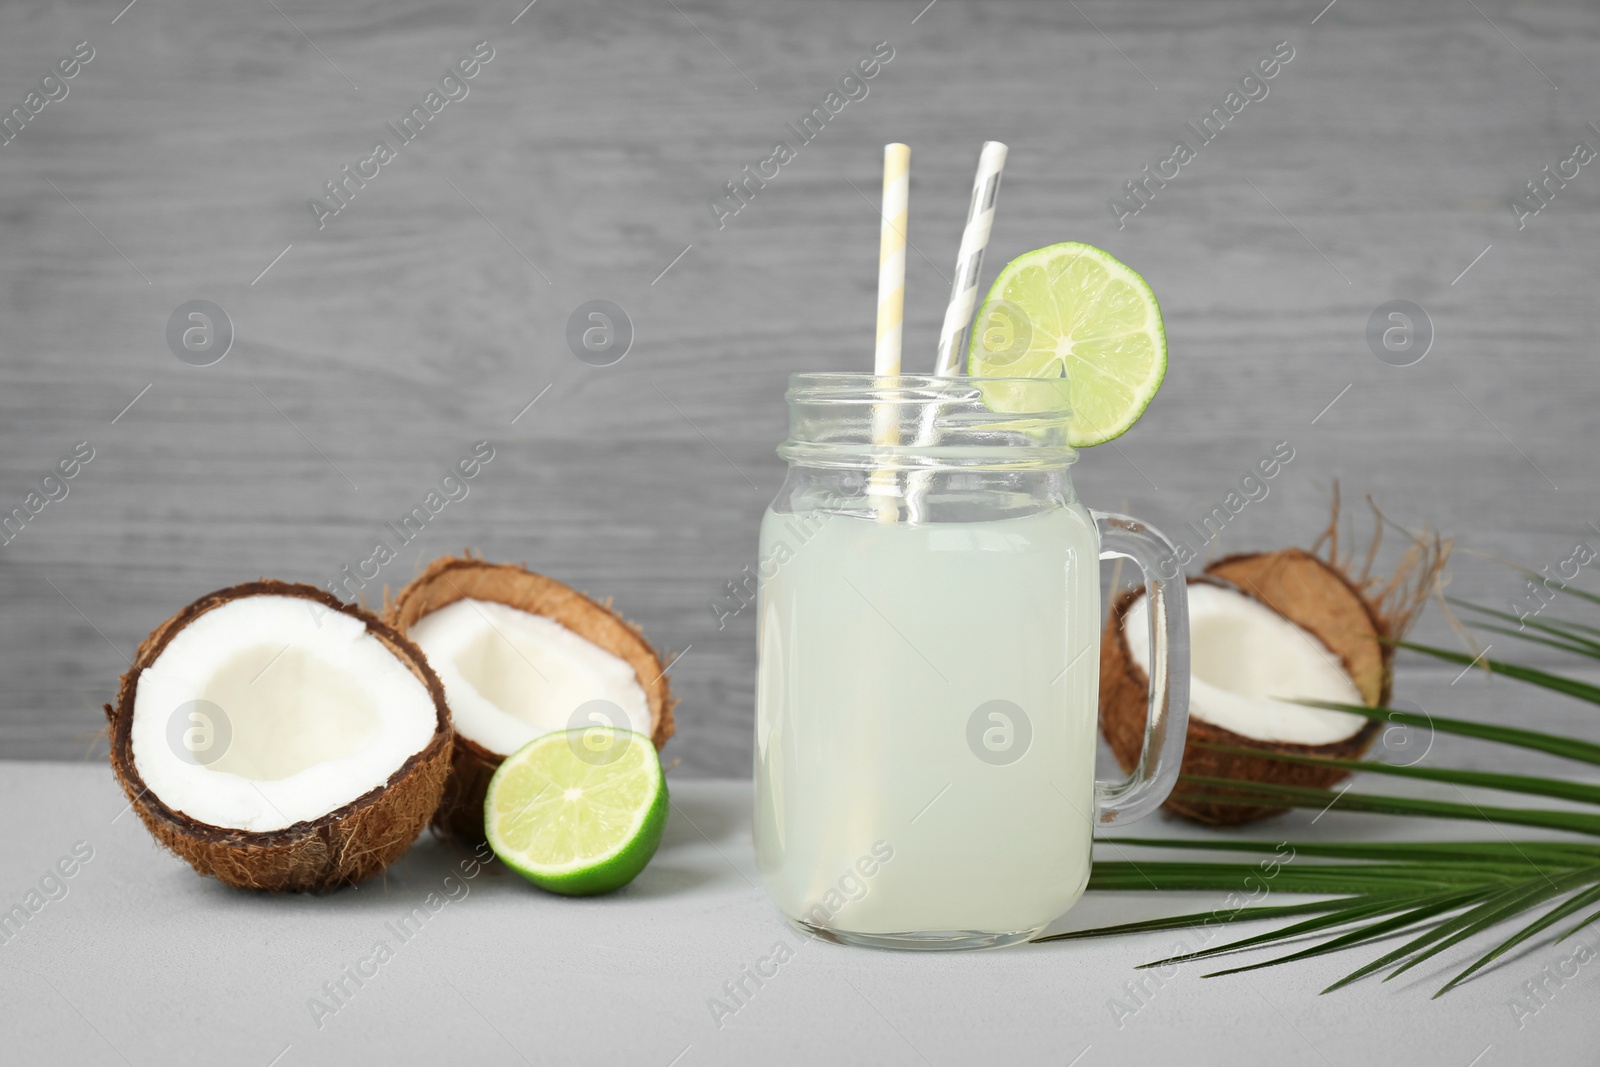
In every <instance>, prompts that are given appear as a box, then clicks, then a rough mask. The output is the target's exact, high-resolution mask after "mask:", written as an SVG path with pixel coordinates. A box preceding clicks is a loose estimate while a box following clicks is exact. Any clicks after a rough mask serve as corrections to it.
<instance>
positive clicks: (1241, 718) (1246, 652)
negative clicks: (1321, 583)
mask: <svg viewBox="0 0 1600 1067" xmlns="http://www.w3.org/2000/svg"><path fill="white" fill-rule="evenodd" d="M1148 618H1149V608H1148V605H1147V602H1146V598H1145V597H1143V596H1140V597H1139V598H1138V599H1137V600H1135V601H1134V602H1133V604H1132V605H1131V606H1130V607H1129V609H1128V611H1127V613H1126V614H1125V615H1124V617H1123V622H1122V628H1123V633H1124V634H1125V635H1126V636H1127V639H1128V652H1129V654H1130V655H1131V656H1132V658H1133V661H1134V662H1135V663H1137V664H1138V665H1139V669H1140V670H1142V671H1144V672H1145V676H1146V677H1148V676H1149V674H1150V637H1149V630H1148V626H1149V623H1148ZM1189 669H1190V679H1189V714H1190V715H1191V716H1193V717H1194V718H1196V719H1202V720H1204V721H1205V722H1208V723H1211V724H1212V725H1213V726H1220V727H1222V728H1223V729H1225V730H1231V731H1233V732H1234V733H1236V734H1239V735H1241V736H1243V737H1249V738H1252V739H1254V740H1257V741H1272V742H1278V743H1281V744H1290V745H1327V744H1332V743H1334V742H1337V741H1344V740H1346V739H1348V738H1350V737H1353V736H1354V735H1355V734H1356V733H1357V732H1359V731H1360V730H1361V728H1362V727H1363V726H1364V725H1366V723H1367V721H1368V720H1366V719H1364V718H1362V717H1361V716H1359V715H1351V714H1350V713H1349V712H1344V711H1331V710H1328V709H1325V708H1308V707H1306V706H1305V705H1303V704H1294V703H1289V701H1292V700H1296V699H1301V700H1307V699H1309V700H1324V701H1328V702H1331V703H1339V704H1360V703H1363V701H1362V699H1361V693H1360V692H1359V691H1358V690H1357V689H1356V687H1355V683H1354V682H1352V681H1351V680H1350V676H1349V674H1347V673H1346V672H1345V669H1344V665H1343V664H1342V663H1341V662H1340V661H1339V658H1338V657H1337V656H1335V655H1334V654H1333V653H1332V652H1330V651H1329V650H1328V648H1327V646H1326V645H1324V644H1323V643H1322V642H1321V641H1320V640H1318V639H1317V637H1316V636H1315V635H1314V634H1312V633H1310V632H1309V631H1307V630H1305V629H1302V628H1301V627H1299V626H1297V625H1295V624H1294V623H1292V622H1290V621H1289V620H1288V619H1286V618H1284V617H1283V616H1282V615H1280V614H1278V613H1277V612H1276V611H1273V610H1272V609H1271V608H1269V607H1267V606H1266V605H1265V604H1263V603H1261V602H1260V601H1258V600H1253V599H1251V598H1250V597H1248V596H1245V595H1244V594H1242V593H1238V592H1235V591H1233V590H1231V589H1226V588H1223V587H1221V586H1216V585H1208V584H1205V583H1195V584H1191V585H1190V586H1189Z"/></svg>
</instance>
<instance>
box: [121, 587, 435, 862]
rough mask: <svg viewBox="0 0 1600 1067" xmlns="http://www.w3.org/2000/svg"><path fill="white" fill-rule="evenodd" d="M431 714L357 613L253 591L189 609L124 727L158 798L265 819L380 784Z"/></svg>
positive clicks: (214, 813)
mask: <svg viewBox="0 0 1600 1067" xmlns="http://www.w3.org/2000/svg"><path fill="white" fill-rule="evenodd" d="M437 727H438V711H437V709H436V708H435V706H434V703H433V699H432V697H431V696H430V695H429V693H428V690H427V687H426V686H424V685H423V683H422V682H421V681H419V680H418V679H417V677H416V675H414V674H412V673H411V671H410V670H409V669H408V668H407V667H406V665H405V664H404V663H403V662H401V661H400V660H399V659H398V658H397V657H396V656H395V654H394V653H393V652H391V651H390V650H389V648H388V647H387V646H385V645H384V644H383V643H382V642H381V641H379V640H378V639H377V638H376V637H374V636H372V634H370V633H368V632H367V628H366V626H365V625H363V624H362V623H361V621H360V620H358V619H355V618H353V617H351V616H349V615H345V614H342V613H340V612H336V611H331V610H329V609H327V608H325V607H323V606H322V605H320V604H316V603H314V602H312V601H308V600H305V599H302V598H299V597H284V596H252V597H240V598H238V599H236V600H232V601H229V602H228V603H226V604H223V605H222V606H220V607H217V608H214V609H212V610H211V611H208V612H206V613H205V614H204V615H201V616H200V617H199V618H197V619H195V620H194V621H193V622H191V623H190V624H189V625H188V626H186V627H185V628H184V629H183V630H182V631H180V632H179V633H178V634H177V635H176V636H175V637H173V638H172V640H171V641H170V642H168V644H167V647H166V648H165V649H163V650H162V652H161V655H160V656H158V657H157V658H156V660H155V662H154V663H152V664H151V665H150V666H148V667H146V668H145V670H144V672H143V673H142V674H140V676H139V689H138V694H137V696H136V698H135V700H134V707H133V723H132V728H131V736H130V740H131V742H132V748H133V761H134V766H135V767H136V768H137V769H138V772H139V776H140V777H141V778H143V779H144V783H145V785H146V786H147V787H148V788H149V790H150V792H152V793H153V794H155V795H156V796H157V797H159V798H161V800H162V801H163V802H164V803H165V804H166V805H167V806H168V807H169V808H172V809H174V810H176V811H180V812H182V813H183V814H185V815H187V816H188V817H189V818H191V819H194V820H196V821H198V822H202V823H208V824H210V825H212V826H220V827H227V828H231V829H239V830H250V831H256V832H264V831H269V830H281V829H283V828H285V827H287V826H291V825H293V824H294V823H297V822H301V821H303V820H312V819H317V818H319V817H321V816H323V815H326V814H328V813H329V812H331V811H334V810H335V809H337V808H340V807H343V806H344V805H346V804H348V803H350V802H351V801H353V800H355V799H357V798H358V797H360V796H362V795H364V794H365V793H367V792H370V791H371V790H372V789H374V788H376V787H378V786H381V785H383V784H385V783H386V782H387V781H388V779H389V776H390V775H392V774H393V773H394V772H395V771H397V770H398V769H399V768H400V767H401V765H402V764H404V763H405V762H406V760H408V759H410V758H411V757H412V756H413V755H415V754H416V753H418V752H420V751H422V749H424V748H426V747H427V745H428V743H429V741H430V740H431V739H432V738H433V735H434V732H435V730H436V729H437Z"/></svg>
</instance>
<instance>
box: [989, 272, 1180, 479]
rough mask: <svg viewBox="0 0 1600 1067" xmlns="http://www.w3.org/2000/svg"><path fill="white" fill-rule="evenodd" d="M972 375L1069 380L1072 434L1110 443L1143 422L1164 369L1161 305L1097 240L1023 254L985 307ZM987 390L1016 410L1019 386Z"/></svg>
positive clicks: (1076, 442) (1000, 405) (997, 402)
mask: <svg viewBox="0 0 1600 1067" xmlns="http://www.w3.org/2000/svg"><path fill="white" fill-rule="evenodd" d="M967 373H968V374H969V375H971V376H972V377H974V378H1045V379H1050V378H1064V379H1065V385H1066V393H1067V396H1068V397H1069V406H1070V409H1071V416H1070V418H1069V420H1068V430H1067V438H1068V442H1069V443H1070V444H1072V445H1073V446H1074V447H1077V448H1086V447H1088V446H1090V445H1100V444H1105V443H1106V442H1107V441H1111V440H1114V439H1115V438H1117V437H1120V436H1122V435H1123V434H1124V433H1126V432H1127V431H1128V429H1129V428H1130V427H1131V426H1133V424H1134V423H1136V422H1138V421H1139V416H1140V415H1142V414H1144V409H1145V408H1147V407H1149V406H1150V401H1151V400H1152V399H1154V398H1155V395H1156V391H1157V390H1158V389H1160V388H1161V380H1162V378H1164V377H1165V376H1166V373H1167V335H1166V331H1165V330H1164V329H1163V328H1162V325H1161V306H1160V305H1159V304H1158V303H1156V295H1155V293H1153V292H1151V291H1150V286H1149V285H1147V284H1146V283H1145V280H1144V279H1143V278H1141V277H1139V275H1138V274H1137V273H1135V272H1134V271H1133V270H1132V269H1131V268H1129V267H1128V265H1127V264H1125V263H1123V262H1122V261H1121V260H1119V259H1117V258H1116V257H1115V256H1112V255H1111V254H1110V253H1109V252H1106V251H1104V250H1102V249H1099V248H1095V247H1094V246H1093V245H1086V244H1078V243H1076V242H1066V243H1063V244H1057V245H1051V246H1049V247H1048V248H1040V249H1036V250H1035V251H1032V252H1027V253H1024V254H1023V255H1020V256H1018V257H1017V258H1016V259H1013V260H1012V261H1011V262H1010V263H1007V264H1006V265H1005V268H1004V269H1003V270H1001V271H1000V275H999V277H997V278H996V279H995V281H994V285H993V286H992V287H991V288H990V289H989V295H988V296H987V297H985V298H984V301H983V305H982V306H981V307H980V308H979V309H978V314H977V317H976V318H975V320H974V322H973V329H972V343H971V345H970V346H969V348H968V353H967ZM1012 392H1017V391H1015V390H1013V391H1012ZM1030 392H1031V391H1030ZM985 393H986V397H987V399H988V401H989V403H990V405H991V406H992V407H994V408H995V409H996V410H1002V411H1006V410H1012V411H1014V410H1017V406H1016V405H1017V403H1018V401H1019V397H1020V395H1021V394H1020V392H1018V394H1017V396H1011V395H1008V390H1007V389H1006V388H1005V387H1004V385H1003V383H995V387H991V388H986V390H985Z"/></svg>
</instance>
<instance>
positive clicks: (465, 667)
mask: <svg viewBox="0 0 1600 1067" xmlns="http://www.w3.org/2000/svg"><path fill="white" fill-rule="evenodd" d="M385 617H386V618H387V619H388V620H389V622H390V624H391V625H393V626H394V627H395V628H396V629H397V630H399V631H400V632H401V633H403V634H406V635H407V636H408V637H409V638H410V639H411V640H413V641H415V642H416V644H417V645H418V647H420V648H421V649H422V651H423V652H424V654H426V656H427V657H428V662H429V663H430V664H432V666H433V668H434V670H435V671H437V672H438V674H439V677H440V679H441V680H442V682H443V684H444V692H445V699H446V700H447V701H448V702H449V705H450V711H451V718H452V720H453V722H454V727H455V734H456V744H455V749H454V756H453V766H452V769H451V774H450V778H449V781H448V782H447V784H446V786H445V794H444V799H443V801H442V802H441V804H440V805H439V810H438V812H437V813H436V814H435V816H434V825H435V826H436V827H437V828H438V829H440V830H441V831H443V832H445V833H448V834H452V835H454V836H457V837H460V838H463V839H467V840H482V838H483V801H484V795H485V793H486V792H487V790H488V787H489V779H490V778H491V777H493V776H494V772H495V769H496V768H498V767H499V766H500V763H501V761H503V760H504V759H505V758H506V757H507V756H509V755H510V754H511V753H513V752H515V751H516V750H517V749H519V748H521V747H522V746H523V745H525V744H527V743H528V742H529V741H532V740H533V739H534V738H536V737H538V736H540V735H541V734H545V733H549V732H550V731H552V730H566V729H571V728H577V727H587V726H594V725H610V726H616V727H620V728H623V729H628V730H633V731H634V732H636V733H641V734H644V735H645V736H647V737H649V738H650V739H651V740H652V741H654V742H655V745H656V747H657V748H660V747H661V746H662V745H664V744H665V743H666V741H667V738H669V737H671V736H672V734H673V729H674V724H673V719H672V709H673V706H674V704H675V701H674V700H673V699H672V695H671V689H670V685H669V683H668V680H667V677H666V673H665V668H664V667H663V665H662V663H661V659H660V657H659V656H657V655H656V652H655V650H654V649H653V648H651V647H650V644H649V642H647V641H646V640H645V639H644V637H643V636H642V635H641V634H640V633H639V631H638V629H637V628H636V627H634V626H632V625H630V624H629V623H628V622H627V621H626V620H625V619H623V618H622V616H620V615H618V614H617V613H616V612H614V611H612V610H611V608H610V607H609V606H608V605H605V604H599V603H596V602H595V601H593V600H590V599H589V598H588V597H586V596H584V595H583V594H582V593H579V592H578V591H576V590H574V589H572V588H570V587H568V586H566V585H563V584H562V583H560V582H558V581H556V580H555V579H553V578H547V577H545V576H544V575H542V574H535V573H533V572H532V571H529V570H528V569H526V568H525V567H520V566H517V565H514V564H506V563H486V562H484V561H483V560H479V559H473V558H457V557H451V556H446V557H442V558H440V559H436V560H434V561H433V563H431V564H430V565H429V566H428V568H427V569H426V570H425V571H424V572H423V573H422V574H421V575H419V576H418V577H417V578H416V579H414V580H413V581H412V582H411V583H410V584H409V585H407V586H406V587H405V588H404V589H402V590H401V591H400V594H399V595H398V596H397V597H396V598H395V599H394V601H393V602H392V603H390V604H389V605H388V607H387V609H386V612H385Z"/></svg>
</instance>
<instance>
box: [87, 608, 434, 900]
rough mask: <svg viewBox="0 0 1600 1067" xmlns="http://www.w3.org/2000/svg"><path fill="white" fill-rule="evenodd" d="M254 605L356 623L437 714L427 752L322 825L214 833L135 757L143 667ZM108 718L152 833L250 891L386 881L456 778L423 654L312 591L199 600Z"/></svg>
mask: <svg viewBox="0 0 1600 1067" xmlns="http://www.w3.org/2000/svg"><path fill="white" fill-rule="evenodd" d="M251 596H288V597H300V598H302V599H305V600H309V601H313V602H314V603H316V604H319V605H321V606H322V607H324V608H326V609H327V610H329V611H337V612H342V613H343V614H345V615H349V616H350V617H352V618H354V619H357V620H359V621H360V622H361V623H362V624H363V625H364V626H366V628H367V632H368V633H370V634H372V636H374V637H376V638H377V639H378V640H379V641H380V642H382V643H383V645H384V647H386V648H387V649H389V651H390V652H392V653H394V655H395V658H396V659H398V660H400V662H401V663H403V664H405V666H406V669H407V670H409V671H410V672H411V673H412V674H413V675H415V676H416V678H417V680H418V681H420V682H421V683H422V684H423V685H424V686H425V687H426V688H427V690H428V695H429V697H430V698H431V699H432V700H433V704H434V708H435V709H436V711H437V723H436V725H435V727H434V732H433V737H432V738H431V739H430V740H429V742H428V744H427V745H426V746H425V747H424V748H423V749H422V750H421V751H419V752H417V753H415V754H414V755H412V756H411V758H410V759H408V760H406V762H405V763H403V764H402V765H401V766H400V767H399V769H397V770H396V771H395V772H394V773H393V774H391V775H390V776H389V780H388V781H387V782H385V783H384V784H383V785H381V786H379V787H377V788H376V789H373V790H371V791H370V792H367V793H365V794H363V795H362V796H360V797H357V798H356V799H355V800H353V801H351V802H350V803H348V804H346V805H344V806H343V807H340V808H337V809H335V810H333V811H331V812H329V813H327V814H326V815H323V816H321V817H320V818H317V819H313V820H309V821H303V822H297V823H295V824H294V825H292V826H288V827H285V828H284V829H282V830H272V831H268V832H265V833H255V832H251V831H248V830H238V829H233V828H228V827H220V826H211V825H209V824H207V823H202V822H198V821H196V820H194V819H192V818H190V817H189V816H188V815H185V814H184V813H183V812H181V811H176V810H174V809H172V808H170V807H168V806H167V805H166V804H165V803H164V802H163V801H162V800H161V798H160V797H159V796H157V795H156V794H155V793H153V792H151V791H150V789H149V788H148V787H147V786H146V785H145V782H144V779H143V778H141V777H140V775H139V769H138V767H137V766H135V764H134V760H133V748H132V727H133V707H134V700H135V698H136V697H137V696H138V692H139V677H140V675H142V674H143V673H144V670H145V668H147V667H149V666H150V665H151V664H152V663H154V662H155V661H156V659H157V658H158V657H159V656H160V655H161V653H162V652H163V651H164V650H165V649H166V647H167V645H168V643H170V642H171V641H172V639H173V638H174V637H176V636H177V635H178V633H179V632H180V631H182V630H183V628H184V627H186V626H188V625H189V624H190V623H192V622H194V621H195V620H196V619H198V618H199V617H200V616H202V615H204V614H205V613H206V612H208V611H212V610H215V609H216V608H219V607H221V606H222V605H224V604H227V603H229V602H231V601H234V600H238V599H241V598H243V597H251ZM105 712H106V717H107V719H108V720H109V721H110V730H111V769H112V772H113V773H115V774H116V776H117V781H118V782H119V783H120V784H121V785H122V791H123V792H124V793H126V794H127V796H128V801H129V803H130V804H131V805H132V806H133V810H134V811H135V812H137V813H138V815H139V818H140V820H141V821H142V822H143V823H144V825H145V827H146V829H148V830H149V831H150V833H151V835H152V836H154V837H155V839H156V840H157V841H159V842H160V843H161V844H163V845H165V846H166V847H167V848H169V849H171V850H172V851H173V852H175V853H177V854H178V855H179V856H181V857H182V858H183V859H185V860H187V861H188V862H189V865H190V866H192V867H193V868H194V869H195V870H196V871H198V872H200V873H201V874H206V875H211V876H212V877H214V878H216V879H217V880H218V881H220V882H223V883H225V884H227V885H231V886H237V887H239V888H243V889H266V890H271V891H275V892H313V893H315V892H323V891H326V890H330V889H336V888H338V887H339V886H340V885H343V884H345V883H347V882H348V883H356V882H360V881H361V880H363V879H365V878H370V877H372V876H373V875H375V874H377V873H379V872H380V871H382V870H383V869H384V868H386V867H387V866H388V865H389V864H390V863H393V862H394V861H395V859H397V858H398V857H399V856H400V854H401V853H402V852H404V851H405V850H406V849H407V848H409V847H410V845H411V843H412V842H413V841H415V840H416V839H417V835H419V834H420V833H422V830H423V828H424V827H425V826H427V825H428V819H429V818H430V817H431V816H432V814H433V812H434V810H435V809H436V808H437V807H438V804H439V797H440V796H441V795H442V793H443V792H444V783H445V778H446V776H447V775H448V773H449V769H450V749H451V740H452V736H451V729H450V712H449V709H448V707H447V706H446V705H445V701H444V687H443V686H442V685H441V684H440V682H439V678H438V676H437V675H435V674H434V673H433V670H432V669H431V668H430V667H429V666H428V661H427V660H426V659H425V658H424V657H423V655H422V651H421V650H420V649H419V648H417V647H416V646H415V645H413V644H412V643H411V642H410V641H407V640H406V639H405V638H404V637H402V636H401V635H400V634H399V633H397V632H396V631H395V630H394V629H392V628H391V627H389V626H387V625H385V624H384V623H383V622H381V621H380V620H379V619H377V618H376V617H375V616H373V615H372V614H371V613H370V612H367V611H363V610H362V609H361V608H358V607H355V606H354V605H351V604H346V603H344V602H343V601H341V600H339V599H338V598H336V597H334V596H332V595H330V594H329V593H327V592H325V591H323V590H321V589H317V588H316V587H314V586H309V585H300V584H291V583H288V582H278V581H271V580H269V579H262V580H261V581H257V582H247V583H245V584H243V585H236V586H232V587H231V588H228V589H219V590H217V591H216V592H214V593H208V594H207V595H205V596H203V597H201V598H200V599H199V600H196V601H195V602H194V603H193V604H190V605H189V606H188V607H186V608H184V609H183V610H182V611H180V612H179V613H178V614H176V615H174V616H173V617H172V618H170V619H168V620H167V621H166V622H164V623H162V624H161V625H160V626H158V627H156V629H155V631H154V632H153V633H151V634H150V636H149V637H147V638H145V640H144V642H143V643H142V644H140V645H139V651H138V654H137V655H136V656H134V659H133V664H132V665H131V666H130V667H129V668H128V671H127V673H126V674H124V675H123V676H122V684H121V687H120V688H119V690H118V693H117V703H116V706H115V707H113V706H112V705H110V704H107V705H105Z"/></svg>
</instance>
